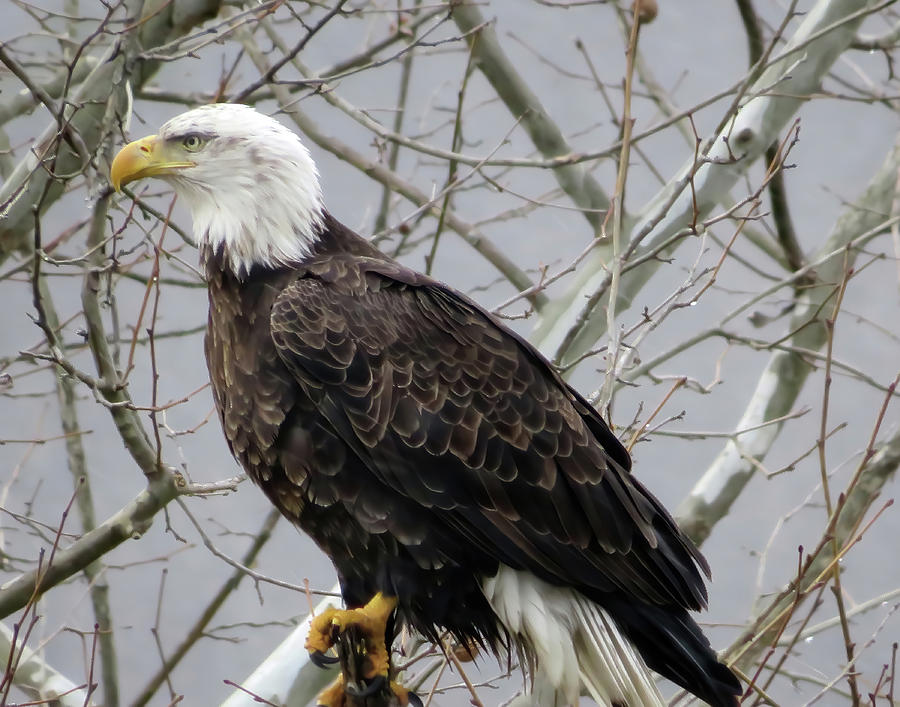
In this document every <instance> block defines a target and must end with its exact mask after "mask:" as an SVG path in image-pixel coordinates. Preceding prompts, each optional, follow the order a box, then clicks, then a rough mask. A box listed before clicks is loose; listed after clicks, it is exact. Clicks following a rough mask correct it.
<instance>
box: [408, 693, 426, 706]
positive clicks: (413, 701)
mask: <svg viewBox="0 0 900 707" xmlns="http://www.w3.org/2000/svg"><path fill="white" fill-rule="evenodd" d="M406 699H407V700H409V704H410V705H412V707H425V705H423V704H422V698H421V697H419V696H418V695H417V694H416V693H415V692H407V693H406Z"/></svg>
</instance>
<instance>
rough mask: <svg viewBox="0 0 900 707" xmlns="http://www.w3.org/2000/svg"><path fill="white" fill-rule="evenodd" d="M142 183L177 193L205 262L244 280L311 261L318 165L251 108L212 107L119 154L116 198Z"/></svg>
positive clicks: (290, 135) (318, 218)
mask: <svg viewBox="0 0 900 707" xmlns="http://www.w3.org/2000/svg"><path fill="white" fill-rule="evenodd" d="M144 177H158V178H160V179H163V180H164V181H166V182H168V183H169V184H171V185H172V187H173V189H174V190H175V193H176V194H177V195H178V197H179V198H180V199H181V200H183V201H184V202H185V203H186V204H187V206H188V208H189V209H190V211H191V216H192V218H193V223H194V235H195V237H196V239H197V243H198V245H199V246H200V252H201V259H203V260H205V259H208V258H209V256H210V255H216V256H217V260H218V262H221V263H223V264H224V265H225V267H228V268H229V269H231V270H232V272H233V273H234V274H235V275H237V276H238V277H243V276H244V275H246V273H248V272H249V271H250V269H251V268H253V267H254V266H263V267H280V266H284V265H290V264H292V263H296V262H298V261H300V260H301V259H302V258H303V257H305V256H306V255H307V254H308V253H309V249H310V247H311V245H312V243H313V242H314V241H315V239H316V237H317V235H318V233H319V231H320V229H321V227H322V218H323V213H324V207H323V203H322V192H321V189H320V187H319V177H318V172H317V171H316V166H315V164H314V163H313V160H312V158H311V157H310V155H309V151H308V150H307V149H306V147H305V146H304V145H303V143H302V142H301V141H300V138H299V137H298V136H297V134H296V133H294V132H293V131H291V130H289V129H288V128H286V127H284V126H283V125H282V124H281V123H279V122H278V121H277V120H275V119H274V118H271V117H269V116H267V115H263V114H262V113H260V112H258V111H256V110H255V109H253V108H251V107H250V106H245V105H238V104H233V103H216V104H213V105H208V106H203V107H201V108H196V109H194V110H191V111H188V112H187V113H182V114H181V115H178V116H175V117H174V118H172V119H171V120H169V121H168V122H167V123H166V124H165V125H163V126H162V127H161V128H160V130H159V133H158V134H156V135H149V136H147V137H145V138H141V139H140V140H136V141H134V142H132V143H129V144H128V145H126V146H125V147H123V148H122V150H121V151H120V152H119V154H118V155H116V158H115V159H114V160H113V163H112V168H111V169H110V181H111V182H112V185H113V186H114V187H115V188H116V190H120V189H121V188H122V187H123V186H124V185H125V184H128V183H129V182H133V181H135V180H137V179H142V178H144Z"/></svg>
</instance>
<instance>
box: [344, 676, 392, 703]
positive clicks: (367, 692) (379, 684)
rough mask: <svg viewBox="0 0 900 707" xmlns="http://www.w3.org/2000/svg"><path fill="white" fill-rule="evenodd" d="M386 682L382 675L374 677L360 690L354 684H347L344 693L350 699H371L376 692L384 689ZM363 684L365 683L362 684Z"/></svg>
mask: <svg viewBox="0 0 900 707" xmlns="http://www.w3.org/2000/svg"><path fill="white" fill-rule="evenodd" d="M386 682H387V678H386V677H384V675H376V676H375V677H374V678H372V681H371V682H370V683H368V684H366V686H365V687H364V688H363V689H362V690H360V689H359V688H358V687H357V686H356V684H355V683H352V682H348V683H347V684H346V685H344V692H346V693H347V694H348V695H350V696H351V697H354V698H356V699H357V700H361V699H363V698H365V697H371V696H372V695H374V694H375V693H376V692H378V691H379V690H380V689H381V688H383V687H384V684H385V683H386ZM364 684H365V683H364Z"/></svg>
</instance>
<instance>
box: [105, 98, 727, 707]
mask: <svg viewBox="0 0 900 707" xmlns="http://www.w3.org/2000/svg"><path fill="white" fill-rule="evenodd" d="M143 177H159V178H162V179H163V180H165V181H166V182H168V183H169V184H171V185H172V187H173V188H174V190H175V192H176V193H177V194H178V195H179V197H180V198H181V199H183V201H184V202H185V203H186V204H187V206H188V208H189V209H190V211H191V215H192V217H193V225H194V234H195V236H196V238H197V242H198V244H199V250H200V261H201V264H202V266H203V269H204V272H205V275H206V279H207V283H208V288H209V327H208V331H207V336H206V358H207V362H208V365H209V373H210V380H211V382H212V390H213V395H214V398H215V403H216V407H217V409H218V412H219V418H220V420H221V423H222V428H223V430H224V433H225V437H226V439H227V440H228V444H229V446H230V448H231V451H232V453H233V454H234V456H235V457H236V458H237V460H238V461H239V462H240V464H241V465H242V466H243V467H244V469H245V470H246V471H247V474H248V475H249V476H250V478H251V479H253V480H254V481H255V482H256V483H257V484H259V486H260V487H261V488H262V490H263V491H264V492H265V494H266V495H267V496H268V498H269V499H270V500H271V501H272V503H274V504H275V505H276V506H277V507H278V508H279V510H280V511H281V512H282V513H283V514H284V515H285V516H287V517H288V518H289V519H290V520H291V521H292V522H293V523H295V524H296V525H297V526H298V527H300V528H301V529H302V530H304V531H305V532H306V533H308V534H309V535H310V536H311V537H312V539H313V540H314V541H315V542H316V543H317V544H318V546H319V547H320V548H321V549H322V550H323V551H324V552H325V553H326V554H327V555H328V556H329V557H330V558H331V560H332V561H333V562H334V566H335V568H336V570H337V574H338V577H339V580H340V584H341V588H342V594H343V598H344V601H345V603H346V605H347V606H348V607H350V608H355V607H364V609H365V608H367V607H372V606H373V605H375V604H377V608H376V609H373V611H375V612H376V613H377V612H379V611H380V612H381V614H382V618H383V619H384V622H383V623H382V624H381V625H382V626H386V627H387V628H386V629H382V630H386V632H387V635H386V636H385V635H382V636H381V638H382V639H385V638H386V645H387V646H390V643H391V641H392V640H393V637H394V634H395V632H396V631H397V630H398V628H399V627H400V626H403V625H406V626H410V627H412V628H413V629H415V630H417V631H419V632H420V633H421V634H423V635H425V636H427V637H430V638H431V639H434V640H438V638H439V636H440V635H441V634H442V633H443V632H445V631H447V632H449V633H450V634H451V635H452V636H454V637H455V638H456V639H458V640H459V641H461V642H463V643H464V644H466V645H471V644H481V645H487V646H490V647H493V648H494V649H495V650H497V651H498V652H500V651H504V650H513V651H518V653H519V654H520V655H522V656H524V657H525V659H524V660H523V664H524V665H525V666H527V669H528V670H529V671H530V678H531V679H530V680H529V681H528V685H529V688H528V689H529V690H530V694H529V695H527V696H525V698H524V699H525V700H527V701H528V702H527V703H528V704H535V705H539V706H540V707H548V706H552V705H570V704H575V703H577V701H578V699H579V695H581V694H587V695H589V696H591V697H592V698H593V699H594V700H595V701H596V702H597V703H598V704H600V705H615V706H617V707H618V706H621V705H628V706H630V707H640V706H645V705H662V704H664V702H663V701H662V698H661V697H660V693H659V691H658V690H657V687H656V685H655V683H654V681H653V679H652V675H651V673H650V671H649V670H648V668H649V669H652V670H654V671H656V672H658V673H660V674H662V675H663V676H665V677H666V678H669V679H670V680H672V681H673V682H675V683H677V684H678V685H680V686H681V687H683V688H685V689H686V690H689V691H690V692H692V693H694V694H695V695H697V696H698V697H700V698H702V699H703V700H705V701H706V702H708V703H710V704H712V705H715V706H717V707H725V706H730V705H736V704H737V699H736V697H735V696H736V695H738V694H740V685H739V683H738V681H737V680H736V679H735V677H734V675H733V674H732V672H731V671H730V670H729V669H728V668H727V667H725V666H724V665H722V664H721V663H719V662H718V661H717V659H716V656H715V653H714V652H713V651H712V649H711V648H710V645H709V642H708V640H707V639H706V637H705V636H704V635H703V633H702V632H701V630H700V628H699V627H698V626H697V624H696V623H695V621H694V620H693V618H691V616H690V614H689V611H692V610H699V609H702V608H704V606H705V604H706V600H707V595H706V588H705V585H704V580H703V576H702V574H701V573H705V574H706V575H707V576H708V575H709V569H708V566H707V563H706V562H705V560H704V559H703V557H702V555H701V554H700V552H699V551H698V550H697V549H696V547H695V546H694V545H693V544H692V543H691V542H690V540H689V539H688V538H687V537H686V536H685V535H684V534H683V533H682V532H681V531H680V530H679V528H678V526H677V525H676V524H675V521H674V520H673V519H672V517H671V516H670V515H669V513H668V512H667V511H666V510H665V508H663V506H662V505H661V504H660V502H659V501H658V500H657V499H656V498H654V496H653V495H652V494H651V493H650V492H649V491H647V490H646V489H645V488H644V487H643V486H642V485H641V483H640V482H639V481H637V480H636V479H635V478H634V477H633V476H632V475H631V473H630V467H631V460H630V458H629V455H628V453H627V452H626V450H625V449H624V448H623V446H622V445H621V444H620V443H619V441H618V439H617V438H616V436H615V435H614V434H613V433H612V432H611V431H610V429H609V427H607V425H606V423H605V422H604V421H603V419H602V418H601V417H600V415H599V414H598V413H597V411H596V410H594V408H593V407H592V406H591V405H590V404H589V403H588V402H587V401H586V400H585V398H584V397H582V396H581V395H580V394H579V393H578V392H577V391H576V390H574V389H573V388H572V387H570V386H569V385H568V384H566V383H565V382H564V381H563V380H562V378H561V377H560V376H559V375H558V373H557V372H556V371H555V370H554V368H553V367H552V366H551V365H550V364H549V363H548V362H547V360H546V359H545V358H544V357H543V356H542V355H541V354H540V353H539V352H538V351H537V350H536V349H535V348H534V347H533V346H531V345H530V344H529V343H528V342H527V341H525V340H524V339H522V338H521V337H520V336H518V335H517V334H516V333H515V332H513V331H511V330H510V329H508V328H506V327H505V326H504V325H503V324H501V323H500V322H498V321H497V320H496V319H495V318H494V317H492V316H491V315H490V314H489V313H487V312H486V311H485V310H484V309H482V308H481V307H480V306H478V305H477V304H476V303H475V302H473V301H472V300H471V299H469V298H468V297H466V296H465V295H463V294H461V293H459V292H457V291H456V290H454V289H452V288H451V287H449V286H447V285H445V284H443V283H441V282H437V281H435V280H433V279H431V278H430V277H427V276H425V275H423V274H421V273H418V272H415V271H413V270H410V269H409V268H407V267H404V266H403V265H401V264H400V263H398V262H395V261H394V260H392V259H391V258H389V257H387V256H385V255H384V254H382V253H381V252H380V251H379V250H377V249H376V248H375V247H374V246H372V245H371V244H370V243H368V242H367V241H366V240H365V239H363V238H361V237H360V236H358V235H357V234H356V233H354V232H353V231H351V230H350V229H348V228H346V227H345V226H343V225H342V224H341V223H339V222H338V221H337V220H336V219H335V218H334V217H333V216H332V215H331V214H330V213H329V212H328V211H327V209H326V208H325V206H324V203H323V199H322V194H321V191H320V187H319V181H318V176H317V172H316V168H315V165H314V164H313V162H312V159H311V158H310V155H309V152H308V151H307V149H306V148H305V147H304V145H303V144H302V143H301V141H300V139H299V138H298V136H297V135H296V134H294V133H293V132H292V131H290V130H288V129H287V128H285V127H284V126H282V125H281V124H280V123H278V122H277V121H276V120H274V119H272V118H270V117H267V116H265V115H263V114H261V113H259V112H257V111H256V110H254V109H252V108H250V107H247V106H241V105H225V104H218V105H211V106H205V107H202V108H198V109H195V110H192V111H189V112H187V113H184V114H182V115H179V116H177V117H175V118H173V119H171V120H170V121H169V122H167V123H166V124H165V125H163V126H162V128H161V129H160V131H159V134H158V135H152V136H149V137H146V138H144V139H142V140H138V141H136V142H133V143H130V144H129V145H127V146H126V147H124V148H123V149H122V151H121V152H120V153H119V154H118V155H117V157H116V159H115V161H114V163H113V165H112V170H111V181H112V183H113V185H114V186H115V187H116V188H117V189H119V188H120V187H121V186H122V185H124V184H126V183H128V182H131V181H133V180H136V179H140V178H143ZM373 597H375V599H373ZM329 620H330V619H329ZM335 625H337V621H335ZM325 633H327V629H326V630H325ZM320 645H321V644H320V643H317V642H316V640H314V638H313V637H311V638H310V642H309V643H308V646H310V647H311V649H317V647H319V646H320ZM322 647H323V648H327V640H326V641H325V644H324V645H322ZM379 670H380V671H381V672H384V671H386V670H387V665H386V664H381V665H380V667H379ZM520 699H522V698H520Z"/></svg>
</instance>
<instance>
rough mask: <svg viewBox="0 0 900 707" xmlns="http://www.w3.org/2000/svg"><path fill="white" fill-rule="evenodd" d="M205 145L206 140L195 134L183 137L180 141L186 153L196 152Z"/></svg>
mask: <svg viewBox="0 0 900 707" xmlns="http://www.w3.org/2000/svg"><path fill="white" fill-rule="evenodd" d="M205 144H206V140H205V139H204V138H203V137H202V136H200V135H197V134H194V133H192V134H190V135H185V136H184V137H183V138H182V139H181V146H182V147H183V148H184V149H185V150H187V151H188V152H197V150H199V149H201V148H202V147H203V146H204V145H205Z"/></svg>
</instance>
